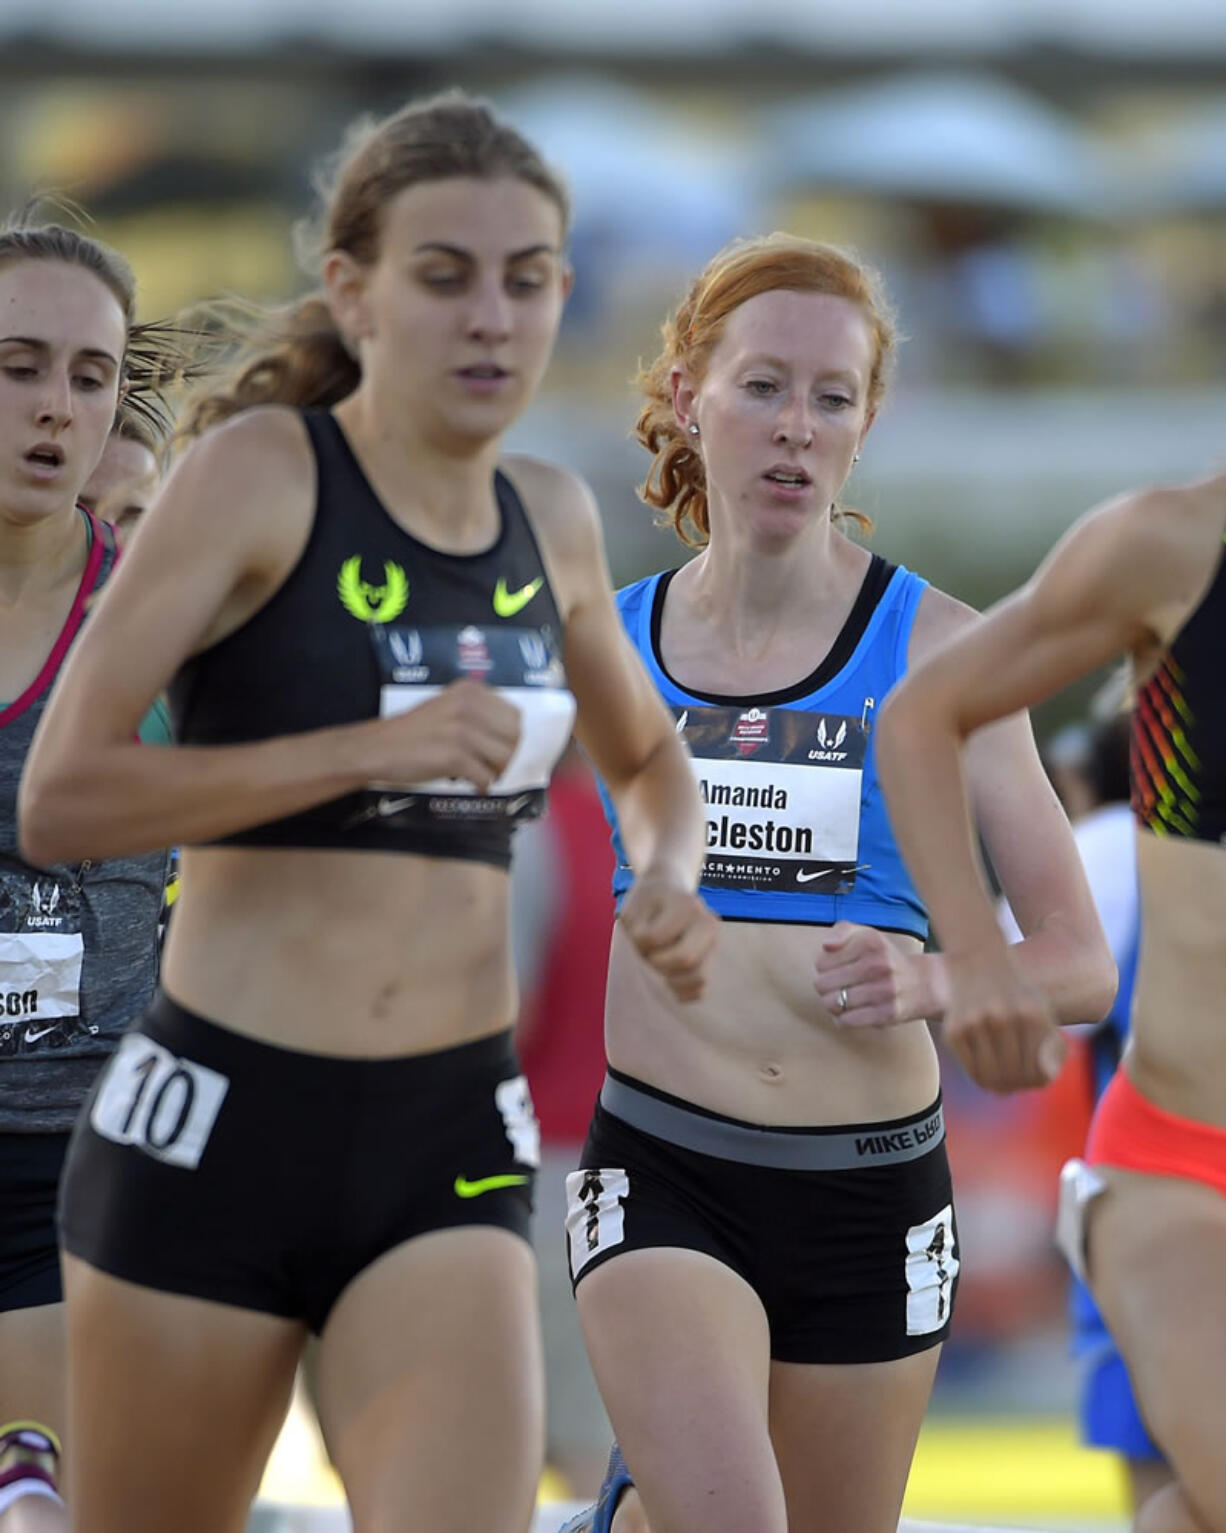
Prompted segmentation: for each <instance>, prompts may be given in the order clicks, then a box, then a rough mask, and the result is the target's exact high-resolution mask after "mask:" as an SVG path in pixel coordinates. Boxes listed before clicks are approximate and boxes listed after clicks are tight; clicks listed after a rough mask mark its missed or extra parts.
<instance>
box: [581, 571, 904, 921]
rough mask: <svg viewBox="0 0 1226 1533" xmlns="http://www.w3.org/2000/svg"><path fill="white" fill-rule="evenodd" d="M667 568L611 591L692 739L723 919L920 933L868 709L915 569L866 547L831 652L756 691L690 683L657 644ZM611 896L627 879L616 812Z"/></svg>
mask: <svg viewBox="0 0 1226 1533" xmlns="http://www.w3.org/2000/svg"><path fill="white" fill-rule="evenodd" d="M674 574H675V571H673V570H667V571H665V572H664V573H662V574H658V575H651V576H648V578H647V579H646V580H640V581H638V582H636V583H635V584H634V585H631V586H627V587H626V588H625V590H623V591H620V592H619V593H618V597H617V602H618V607H619V608H620V611H621V617H622V622H623V624H624V625H625V628H626V632H627V633H628V634H629V636H630V639H631V642H632V643H633V644H634V646H635V648H636V649H637V650H638V651H639V654H640V655H641V656H642V657H643V661H644V663H645V664H646V666H647V670H648V674H649V675H650V676H651V678H652V680H653V681H654V683H655V685H656V687H657V689H658V690H659V692H660V695H661V696H662V697H663V698H664V701H665V702H666V703H667V704H668V706H669V707H670V708H671V709H672V712H673V716H674V717H675V718H676V720H677V732H678V734H679V735H681V737H682V738H683V739H684V740H685V742H686V744H687V745H688V747H689V749H690V755H691V758H692V761H693V767H694V774H695V777H696V778H697V780H698V786H699V791H700V792H701V794H702V797H703V801H704V803H705V804H706V806H707V857H706V863H705V865H704V868H703V874H702V882H701V885H700V892H701V894H702V896H703V898H704V899H705V900H706V902H707V904H708V905H709V906H710V907H711V909H712V910H713V911H714V912H715V913H716V915H719V916H721V917H723V919H724V920H726V921H770V922H779V923H789V924H790V923H796V924H802V925H814V926H825V925H832V924H833V923H834V922H835V921H857V922H860V923H861V924H863V925H866V926H875V927H879V928H881V929H882V930H885V931H897V932H905V933H907V934H908V935H910V936H913V937H919V938H921V939H924V938H926V937H927V935H928V915H927V912H926V911H925V909H924V906H923V904H922V903H921V901H920V898H919V895H918V894H917V893H916V890H915V886H914V884H913V883H912V882H911V878H910V876H909V874H908V873H907V870H906V868H905V867H904V865H903V860H902V857H901V855H900V853H899V851H898V848H897V846H896V845H895V844H894V837H893V834H892V833H891V830H890V824H889V820H888V819H887V817H886V809H885V803H884V800H883V798H882V795H881V792H880V790H879V789H878V786H877V771H876V766H875V762H874V756H873V750H872V729H873V717H874V714H875V712H876V710H877V708H879V707H880V705H881V703H882V702H883V701H884V699H885V696H886V694H887V693H888V692H889V690H890V688H891V687H892V686H893V685H894V684H895V682H896V681H897V680H898V678H899V677H900V676H901V675H902V674H903V672H904V671H905V670H906V668H907V646H908V643H909V641H910V637H911V628H912V625H913V623H914V621H915V613H916V609H917V607H918V606H919V601H920V597H921V596H922V595H923V592H924V589H925V586H926V584H927V582H926V581H924V580H921V579H920V577H919V576H918V575H913V574H912V573H911V572H910V571H909V570H905V569H901V568H898V567H896V566H894V565H892V564H887V563H886V561H885V560H884V559H881V558H880V557H878V556H876V555H874V556H873V561H872V564H871V566H870V568H869V571H868V573H867V575H866V576H865V578H864V583H863V585H862V586H861V588H860V593H859V595H858V597H857V598H856V603H855V606H854V607H853V608H852V611H851V614H850V616H849V617H848V619H847V622H846V623H845V624H844V626H843V630H842V632H841V633H840V634H839V637H838V639H837V640H836V641H835V644H834V646H833V648H832V649H831V651H830V653H829V654H828V655H827V656H826V657H825V659H824V660H822V662H821V663H820V664H819V665H818V666H817V667H816V669H815V670H814V671H813V672H812V673H811V674H810V675H809V676H807V677H805V679H804V680H803V681H800V682H798V683H796V684H795V685H794V686H791V687H787V688H785V689H784V690H782V691H778V692H770V693H764V694H762V695H761V696H759V697H732V696H721V695H717V694H710V693H701V692H691V691H687V690H686V689H685V688H684V687H681V686H679V685H678V684H677V683H676V682H675V681H674V680H673V678H672V677H671V676H670V675H669V674H668V672H667V671H666V670H665V669H664V665H663V662H662V661H661V658H660V624H661V619H662V616H663V612H664V601H665V597H666V595H667V592H668V586H669V582H670V581H671V579H672V577H673V575H674ZM601 794H602V796H603V799H604V805H605V813H606V815H607V816H608V819H609V823H610V825H611V826H612V829H613V849H614V851H615V853H616V854H617V869H616V872H615V873H614V877H613V892H614V894H615V895H616V896H617V897H618V899H619V901H620V899H621V898H622V896H624V895H625V893H626V891H627V890H628V889H629V888H630V885H631V884H632V883H633V881H634V880H633V873H632V871H631V869H630V866H629V864H628V863H627V861H626V854H625V849H624V847H623V845H622V841H621V836H620V834H619V831H618V827H617V820H616V816H615V814H614V811H613V806H612V803H611V801H610V799H609V797H608V794H607V792H606V791H605V789H604V786H603V784H602V785H601Z"/></svg>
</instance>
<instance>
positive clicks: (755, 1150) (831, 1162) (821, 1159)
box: [600, 1075, 945, 1171]
mask: <svg viewBox="0 0 1226 1533" xmlns="http://www.w3.org/2000/svg"><path fill="white" fill-rule="evenodd" d="M600 1105H601V1106H602V1107H603V1108H604V1109H605V1111H606V1112H609V1113H612V1114H613V1116H614V1117H615V1118H620V1119H621V1120H622V1122H623V1123H628V1124H629V1125H630V1127H631V1128H636V1129H638V1130H639V1131H640V1133H643V1134H653V1135H654V1136H655V1137H656V1138H657V1139H663V1140H665V1141H666V1142H667V1143H668V1144H675V1145H678V1146H680V1148H681V1149H683V1150H695V1151H697V1152H698V1154H700V1155H715V1156H718V1157H719V1159H721V1160H735V1161H741V1162H743V1163H745V1164H747V1165H751V1166H774V1167H775V1168H776V1169H778V1170H781V1171H846V1170H854V1169H855V1168H856V1167H858V1166H892V1165H897V1164H898V1163H899V1162H900V1161H905V1160H918V1159H919V1157H920V1156H921V1155H927V1154H928V1152H929V1151H930V1150H934V1149H936V1147H937V1145H939V1144H940V1143H941V1141H942V1140H943V1139H944V1138H945V1115H944V1112H943V1111H942V1108H941V1104H940V1102H938V1103H937V1104H936V1106H935V1107H933V1108H932V1109H931V1111H929V1112H926V1113H922V1114H920V1115H919V1116H917V1117H915V1118H904V1119H901V1120H895V1121H893V1122H888V1123H866V1124H864V1125H862V1126H858V1127H856V1128H852V1129H847V1128H813V1129H809V1128H805V1129H771V1128H757V1127H756V1126H755V1125H753V1124H751V1123H737V1122H734V1121H732V1120H731V1119H729V1118H711V1117H707V1116H706V1114H705V1113H700V1112H693V1111H691V1110H690V1109H689V1108H687V1107H684V1106H682V1105H681V1104H680V1103H677V1102H665V1101H661V1099H660V1098H659V1097H657V1096H653V1095H652V1094H651V1093H650V1092H647V1091H640V1090H638V1089H637V1088H636V1087H634V1086H631V1085H629V1084H628V1083H627V1082H626V1081H620V1080H614V1078H613V1077H612V1076H609V1075H606V1076H605V1081H604V1085H603V1086H602V1087H601V1088H600Z"/></svg>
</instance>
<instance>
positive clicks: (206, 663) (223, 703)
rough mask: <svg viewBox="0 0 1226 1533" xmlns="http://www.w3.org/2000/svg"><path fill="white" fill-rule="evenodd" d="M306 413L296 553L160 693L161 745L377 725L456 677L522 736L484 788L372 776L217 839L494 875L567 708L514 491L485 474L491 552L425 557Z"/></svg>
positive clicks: (324, 427)
mask: <svg viewBox="0 0 1226 1533" xmlns="http://www.w3.org/2000/svg"><path fill="white" fill-rule="evenodd" d="M303 418H304V421H305V423H306V428H307V432H308V435H309V436H310V439H311V445H312V447H313V449H314V452H315V458H316V464H317V470H318V492H317V497H316V506H315V517H314V522H313V524H312V528H311V533H310V536H309V538H308V540H307V545H306V547H305V549H304V550H303V553H302V556H301V558H300V559H299V561H298V563H297V564H296V565H295V567H294V568H293V570H292V571H291V572H290V574H289V575H288V577H287V578H286V580H285V581H284V583H283V584H282V585H281V586H280V588H279V589H278V590H277V591H276V593H275V594H274V595H273V596H272V597H271V598H270V600H269V601H268V602H266V603H265V605H264V606H263V607H261V608H260V610H259V611H258V612H257V613H255V614H254V616H253V617H251V618H250V619H249V621H247V622H246V623H244V624H243V625H242V626H241V627H240V628H238V629H236V630H235V631H234V633H232V634H229V635H228V636H227V637H226V638H224V639H222V640H221V641H220V642H219V643H217V644H214V645H212V646H211V647H210V648H209V649H207V650H204V651H202V652H201V653H200V654H198V655H195V656H193V657H192V658H191V659H190V660H189V661H188V662H187V663H186V664H185V665H184V666H183V667H182V669H181V670H180V671H179V673H178V675H177V676H176V677H175V679H174V681H173V682H172V683H171V685H170V688H169V696H170V705H171V712H172V716H173V718H174V724H175V736H176V739H178V740H179V741H181V742H182V743H183V744H185V745H232V744H237V743H239V742H243V741H251V740H265V739H270V738H272V737H274V736H279V735H292V734H297V733H301V732H304V731H306V730H311V729H320V728H324V727H327V726H330V725H337V724H349V723H356V722H358V721H359V720H362V719H369V718H374V717H379V716H380V715H382V716H390V715H392V714H395V713H400V712H403V711H405V710H407V709H411V708H415V707H417V706H418V705H419V704H421V703H423V702H426V701H428V700H429V699H430V698H432V697H434V696H435V695H436V693H437V692H438V691H439V690H440V689H441V688H443V687H445V686H447V685H448V683H450V682H452V681H455V680H458V679H459V678H461V677H465V676H468V677H474V678H476V679H478V680H481V681H483V682H485V683H486V684H488V685H489V686H493V687H497V688H498V689H499V691H500V692H502V693H503V694H504V695H505V696H506V697H508V698H509V699H510V700H511V701H513V702H514V703H515V704H516V705H517V706H518V707H519V709H520V711H521V714H522V716H523V729H522V735H521V738H520V742H519V745H518V746H517V748H516V750H515V754H514V756H513V757H512V759H511V761H510V763H509V764H508V766H507V769H506V771H505V772H504V773H503V774H502V776H501V777H500V778H499V779H498V781H497V782H496V783H494V785H493V787H492V789H491V791H490V792H489V793H484V794H478V793H477V792H476V791H475V790H474V789H473V787H472V785H471V784H468V783H463V782H456V781H452V780H450V779H444V780H437V781H431V782H422V783H372V784H371V785H370V786H369V788H367V789H365V790H363V791H361V792H357V793H349V794H346V795H345V796H343V797H341V798H337V799H332V800H330V801H329V802H327V803H324V804H319V805H316V806H315V807H313V808H311V809H306V810H303V811H302V812H301V813H299V814H293V815H288V816H286V817H284V818H282V819H278V820H271V821H268V822H266V823H265V824H262V825H253V826H251V827H249V828H248V829H246V830H242V831H238V832H236V833H235V834H233V835H230V836H225V837H222V838H219V840H218V842H217V843H216V844H218V845H228V846H284V847H332V848H349V849H361V850H370V851H391V852H414V853H417V854H419V855H422V856H428V857H449V858H460V859H463V860H468V861H474V862H485V863H490V864H492V865H493V866H495V867H501V868H505V867H508V866H509V865H510V860H511V834H512V831H513V829H514V827H515V825H516V824H517V823H518V822H519V821H520V820H523V819H527V818H532V817H534V816H536V815H539V814H540V813H541V812H542V810H543V807H544V798H545V789H546V786H547V784H548V781H549V777H550V774H551V772H552V770H553V767H554V764H555V763H556V761H557V759H558V757H559V756H560V755H561V753H562V750H563V749H564V747H565V745H566V742H567V740H568V739H569V737H570V732H571V727H572V724H573V722H574V712H575V703H574V698H573V697H572V696H571V693H570V691H569V690H568V688H567V685H566V673H565V670H564V669H563V665H562V659H561V640H562V623H561V619H560V617H559V614H558V608H557V604H556V602H555V601H554V596H553V592H552V590H551V589H550V585H549V577H548V575H547V574H546V572H545V567H544V564H543V562H542V560H541V553H540V549H539V548H538V546H537V542H536V538H535V536H534V534H533V532H532V528H531V526H530V524H529V522H528V518H527V515H526V513H525V511H524V508H523V505H522V503H521V501H520V499H519V496H518V495H517V494H516V492H515V489H514V487H513V486H512V485H511V483H510V481H509V480H508V479H507V478H506V477H505V476H504V475H503V474H501V473H499V474H497V475H496V476H495V480H494V489H495V493H496V495H497V500H498V508H499V511H500V513H501V518H502V526H501V530H500V532H499V535H498V537H497V539H496V540H495V542H494V543H493V545H492V546H491V547H490V548H488V549H485V550H484V551H483V552H481V553H477V554H447V553H440V552H439V551H438V550H437V549H433V548H431V547H429V545H427V544H425V543H422V542H421V541H420V540H419V539H417V538H415V537H413V536H412V534H410V533H408V532H406V531H405V530H404V529H403V528H402V527H400V526H399V525H398V524H397V523H396V522H395V521H394V520H393V519H392V517H391V516H390V515H389V514H388V512H387V510H386V508H385V507H384V505H383V504H382V502H381V501H380V500H379V498H378V496H377V495H376V494H375V492H374V490H373V489H372V488H371V485H370V483H369V481H368V480H367V478H366V475H365V474H364V473H363V471H362V468H361V466H360V464H359V463H358V461H357V458H356V457H355V456H354V454H353V451H352V449H351V448H350V446H349V442H348V440H347V439H346V437H345V434H344V432H343V431H342V429H341V427H340V425H339V423H338V422H337V420H336V419H335V417H334V416H333V415H332V414H331V413H330V412H329V411H326V410H308V411H305V412H304V415H303Z"/></svg>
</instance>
